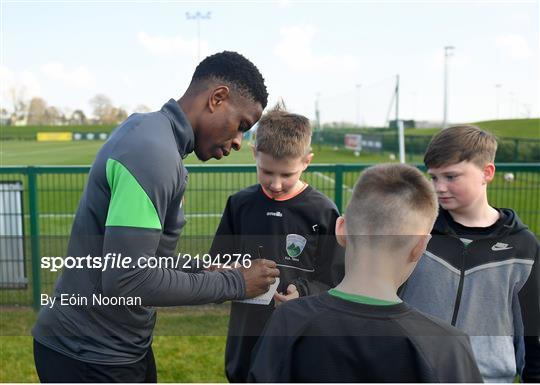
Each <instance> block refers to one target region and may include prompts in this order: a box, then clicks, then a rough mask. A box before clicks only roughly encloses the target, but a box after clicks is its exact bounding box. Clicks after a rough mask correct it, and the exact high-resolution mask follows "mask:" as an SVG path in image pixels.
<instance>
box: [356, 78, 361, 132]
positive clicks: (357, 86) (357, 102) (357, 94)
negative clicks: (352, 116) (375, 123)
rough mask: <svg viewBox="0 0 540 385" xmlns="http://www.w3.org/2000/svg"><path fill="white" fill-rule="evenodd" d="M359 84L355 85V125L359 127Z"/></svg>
mask: <svg viewBox="0 0 540 385" xmlns="http://www.w3.org/2000/svg"><path fill="white" fill-rule="evenodd" d="M361 86H362V85H361V84H357V85H356V126H357V127H360V87H361Z"/></svg>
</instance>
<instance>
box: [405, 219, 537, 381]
mask: <svg viewBox="0 0 540 385" xmlns="http://www.w3.org/2000/svg"><path fill="white" fill-rule="evenodd" d="M499 212H500V219H499V221H498V222H497V223H496V224H495V225H493V226H492V231H491V232H490V233H489V234H481V235H479V234H474V231H471V235H470V236H468V234H467V235H464V234H462V232H460V235H458V234H456V231H455V230H454V228H453V227H452V226H451V223H449V222H450V221H451V217H450V216H449V214H448V212H446V211H445V210H443V209H441V210H440V213H439V216H438V218H437V221H436V222H435V225H434V228H433V230H432V236H433V238H432V239H431V241H430V242H429V244H428V247H427V250H426V252H425V253H424V256H423V258H421V260H420V261H419V263H418V265H417V267H416V269H415V271H414V272H413V273H412V274H411V276H410V278H409V280H408V281H407V283H406V284H405V285H404V287H403V288H402V291H401V297H402V299H403V300H404V301H406V302H408V303H409V304H411V305H412V306H414V307H416V308H418V309H419V310H420V311H423V312H426V313H428V314H431V315H434V316H436V317H438V318H440V319H442V320H443V321H446V322H448V323H451V324H452V325H453V326H456V327H457V328H458V329H460V330H462V331H463V332H465V333H467V334H469V335H470V337H471V344H472V347H473V351H474V354H475V357H476V360H477V363H478V367H479V368H480V372H481V373H482V376H483V377H484V380H485V381H486V382H513V380H514V377H515V375H516V374H520V375H521V377H522V379H523V380H524V381H526V382H539V381H540V341H539V336H540V300H539V292H540V272H539V271H540V265H539V261H538V260H539V252H540V251H539V250H540V244H539V242H538V240H537V239H536V237H535V236H534V235H533V234H532V233H531V232H530V231H529V230H528V229H527V227H526V226H525V225H524V224H523V223H522V222H521V221H520V219H519V217H518V216H517V214H516V213H515V212H514V211H513V210H511V209H500V210H499ZM463 228H464V227H463ZM471 230H472V229H471Z"/></svg>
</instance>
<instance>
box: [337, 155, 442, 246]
mask: <svg viewBox="0 0 540 385" xmlns="http://www.w3.org/2000/svg"><path fill="white" fill-rule="evenodd" d="M437 210H438V203H437V195H436V194H435V190H434V188H433V186H432V185H431V183H429V181H428V180H427V179H426V178H425V177H424V175H423V174H422V173H421V172H420V171H419V170H418V169H417V168H415V167H412V166H408V165H405V164H395V163H393V164H379V165H376V166H372V167H369V168H367V169H366V170H365V171H364V172H363V173H362V175H361V176H360V179H359V180H358V182H357V183H356V185H355V186H354V189H353V193H352V198H351V201H350V203H349V205H348V206H347V209H346V210H345V220H346V221H347V240H348V242H349V240H352V241H355V239H360V242H361V241H362V239H366V238H364V237H355V236H366V235H367V236H375V237H371V238H370V239H371V240H373V239H377V237H376V236H382V237H380V238H379V239H378V241H380V242H381V243H384V244H385V245H387V246H390V247H392V245H402V244H403V242H402V240H403V239H405V238H406V237H408V236H409V235H415V234H416V235H418V231H425V233H424V234H429V232H430V230H431V227H432V226H433V223H434V222H435V218H436V217H437ZM400 236H406V237H405V238H403V237H400ZM400 238H401V240H400Z"/></svg>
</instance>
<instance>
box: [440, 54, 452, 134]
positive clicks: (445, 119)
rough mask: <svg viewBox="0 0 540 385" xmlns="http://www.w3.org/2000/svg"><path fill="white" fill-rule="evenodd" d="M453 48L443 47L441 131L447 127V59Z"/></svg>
mask: <svg viewBox="0 0 540 385" xmlns="http://www.w3.org/2000/svg"><path fill="white" fill-rule="evenodd" d="M453 50H454V47H453V46H451V45H447V46H445V47H444V114H443V124H442V128H443V130H444V129H445V128H446V127H447V125H448V58H449V57H450V56H452V53H453V52H452V51H453Z"/></svg>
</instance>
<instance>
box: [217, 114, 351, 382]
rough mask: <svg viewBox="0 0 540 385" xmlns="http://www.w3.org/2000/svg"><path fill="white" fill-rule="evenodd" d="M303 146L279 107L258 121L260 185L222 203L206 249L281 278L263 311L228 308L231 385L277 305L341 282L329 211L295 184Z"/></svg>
mask: <svg viewBox="0 0 540 385" xmlns="http://www.w3.org/2000/svg"><path fill="white" fill-rule="evenodd" d="M310 143H311V126H310V123H309V120H308V119H307V118H305V117H304V116H301V115H297V114H292V113H289V112H287V111H285V110H284V108H283V107H281V106H279V105H278V106H276V108H274V109H273V110H271V111H269V112H268V113H267V114H265V115H264V116H263V117H262V118H261V120H260V121H259V125H258V128H257V134H256V138H255V143H254V147H253V154H254V157H255V160H256V164H257V178H258V180H259V184H257V185H254V186H251V187H248V188H246V189H244V190H242V191H240V192H238V193H236V194H234V195H232V196H231V197H229V199H228V201H227V205H226V207H225V211H224V213H223V217H222V219H221V223H220V225H219V227H218V230H217V232H216V236H215V238H214V241H213V244H212V248H211V251H210V254H211V255H213V256H215V255H217V254H220V255H221V256H222V257H223V256H224V254H230V255H233V254H241V255H242V256H244V255H246V254H247V255H249V256H251V258H267V259H270V260H274V261H275V262H276V263H277V266H278V268H279V270H280V278H279V279H280V281H279V286H278V287H277V291H276V292H275V294H274V296H273V299H272V300H271V301H270V299H269V303H268V304H264V303H263V302H261V303H258V304H255V303H245V302H233V303H232V305H231V315H230V320H229V331H228V337H227V347H226V353H225V369H226V374H227V378H228V379H229V381H231V382H245V381H246V380H247V374H248V370H249V364H250V356H251V352H252V349H253V347H254V346H255V343H256V342H257V338H258V336H259V335H260V334H261V332H262V330H263V328H264V325H265V324H266V321H267V319H268V318H269V317H270V315H271V314H272V312H273V310H274V307H275V306H276V305H278V304H280V303H282V302H286V301H289V300H291V299H295V298H298V297H303V296H307V295H311V294H314V293H319V292H321V291H324V290H328V289H329V288H330V287H333V286H335V284H336V283H337V282H339V281H340V280H341V278H342V277H343V260H344V259H343V258H344V253H343V249H342V248H341V247H340V246H339V245H338V244H337V242H336V237H335V234H334V229H335V223H336V219H337V218H338V217H339V212H338V210H337V208H336V205H335V204H334V203H333V202H332V201H331V200H330V199H328V198H327V197H326V196H325V195H324V194H322V193H321V192H319V191H317V190H315V189H314V188H313V187H311V186H309V185H308V184H307V183H305V182H303V181H302V180H300V177H301V175H302V172H303V171H304V170H305V169H306V168H307V166H308V165H309V163H310V162H311V159H312V158H313V154H312V153H311V149H310ZM233 259H234V258H233Z"/></svg>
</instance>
